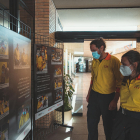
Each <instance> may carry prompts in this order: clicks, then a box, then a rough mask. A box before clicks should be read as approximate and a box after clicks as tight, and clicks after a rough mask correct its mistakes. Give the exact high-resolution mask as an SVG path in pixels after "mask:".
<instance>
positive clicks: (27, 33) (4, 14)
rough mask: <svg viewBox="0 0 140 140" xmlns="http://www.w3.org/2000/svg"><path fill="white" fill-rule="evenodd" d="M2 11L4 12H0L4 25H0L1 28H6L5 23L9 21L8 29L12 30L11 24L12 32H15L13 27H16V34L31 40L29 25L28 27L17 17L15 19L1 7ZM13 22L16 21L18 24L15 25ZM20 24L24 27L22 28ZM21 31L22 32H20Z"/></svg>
mask: <svg viewBox="0 0 140 140" xmlns="http://www.w3.org/2000/svg"><path fill="white" fill-rule="evenodd" d="M0 11H2V12H0V17H1V18H2V19H3V22H2V24H1V23H0V25H1V26H3V27H6V26H5V21H7V22H8V27H6V28H8V29H10V24H11V25H12V30H13V27H14V26H15V27H16V31H15V32H17V33H19V34H22V35H23V36H26V37H28V38H30V39H31V28H30V27H29V26H28V25H26V24H25V23H24V22H22V21H20V20H19V19H17V18H16V17H14V16H13V15H11V14H10V13H9V12H7V11H6V10H4V9H3V8H1V7H0ZM10 19H12V21H10ZM13 20H16V21H17V23H18V24H14V23H13ZM19 24H20V25H22V27H20V26H19ZM19 29H20V31H18V30H19ZM24 33H25V34H24Z"/></svg>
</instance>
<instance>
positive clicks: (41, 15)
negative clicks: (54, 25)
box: [35, 0, 49, 36]
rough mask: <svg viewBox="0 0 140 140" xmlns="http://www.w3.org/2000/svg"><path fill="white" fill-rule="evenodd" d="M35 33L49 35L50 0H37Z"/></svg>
mask: <svg viewBox="0 0 140 140" xmlns="http://www.w3.org/2000/svg"><path fill="white" fill-rule="evenodd" d="M35 33H37V34H40V35H44V36H48V35H49V0H35Z"/></svg>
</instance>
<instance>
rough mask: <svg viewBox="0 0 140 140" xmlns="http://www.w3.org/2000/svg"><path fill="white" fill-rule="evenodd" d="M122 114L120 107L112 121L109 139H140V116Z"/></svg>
mask: <svg viewBox="0 0 140 140" xmlns="http://www.w3.org/2000/svg"><path fill="white" fill-rule="evenodd" d="M130 115H131V114H128V115H124V114H122V111H121V108H120V110H119V112H118V113H117V117H116V119H115V122H114V127H113V133H112V139H111V140H140V118H139V119H138V118H136V117H135V116H136V115H135V114H134V115H133V114H132V115H133V116H134V117H132V116H130Z"/></svg>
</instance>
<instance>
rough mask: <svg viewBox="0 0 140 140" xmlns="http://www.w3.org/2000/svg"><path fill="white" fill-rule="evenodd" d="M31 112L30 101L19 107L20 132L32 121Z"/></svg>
mask: <svg viewBox="0 0 140 140" xmlns="http://www.w3.org/2000/svg"><path fill="white" fill-rule="evenodd" d="M30 112H31V111H30V103H25V104H23V105H22V106H21V107H20V108H19V109H18V133H19V132H21V131H22V130H23V129H24V128H25V127H26V126H27V125H28V124H29V123H30V116H31V114H30Z"/></svg>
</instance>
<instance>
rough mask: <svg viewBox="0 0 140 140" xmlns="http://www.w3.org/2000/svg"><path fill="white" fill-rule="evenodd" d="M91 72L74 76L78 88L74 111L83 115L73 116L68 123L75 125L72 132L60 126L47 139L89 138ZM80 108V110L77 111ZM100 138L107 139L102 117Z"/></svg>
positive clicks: (101, 139) (76, 139)
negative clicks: (87, 99)
mask: <svg viewBox="0 0 140 140" xmlns="http://www.w3.org/2000/svg"><path fill="white" fill-rule="evenodd" d="M90 79H91V74H90V73H78V74H77V73H76V76H75V78H74V85H75V88H76V92H75V93H74V95H73V96H75V97H74V98H75V101H73V102H74V103H75V105H74V106H75V107H74V112H75V111H76V112H77V113H83V116H73V117H72V119H71V122H70V123H69V124H68V125H72V126H73V127H74V129H73V131H72V132H71V131H70V130H69V129H68V128H62V127H59V128H58V129H57V130H56V131H54V132H53V133H52V134H50V135H49V137H48V138H47V139H46V140H87V139H88V131H87V104H88V103H87V102H86V95H87V92H88V89H89V84H90ZM77 110H78V111H77ZM98 130H99V131H98V133H99V138H98V140H105V136H104V130H103V123H102V120H101V119H100V123H99V125H98Z"/></svg>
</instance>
